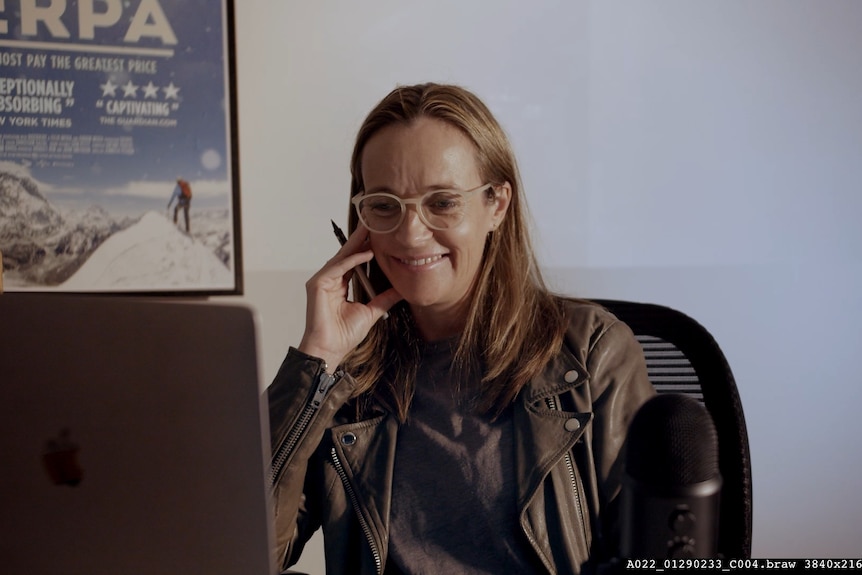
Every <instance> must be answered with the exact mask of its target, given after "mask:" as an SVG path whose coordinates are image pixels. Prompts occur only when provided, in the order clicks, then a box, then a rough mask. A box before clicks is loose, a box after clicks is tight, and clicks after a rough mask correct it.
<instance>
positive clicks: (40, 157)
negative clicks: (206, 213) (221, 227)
mask: <svg viewBox="0 0 862 575" xmlns="http://www.w3.org/2000/svg"><path fill="white" fill-rule="evenodd" d="M36 4H38V6H36ZM64 6H65V7H64ZM39 10H41V12H40V11H39ZM90 10H92V14H89V13H88V11H90ZM224 18H225V15H224V8H223V6H222V2H221V0H132V1H127V0H123V1H121V0H100V1H95V2H93V1H88V2H77V1H74V0H69V1H67V2H61V1H57V0H55V1H54V2H48V3H46V2H40V3H36V2H32V1H30V2H27V1H22V0H6V1H5V2H0V53H3V54H4V55H3V56H0V169H3V168H5V169H12V168H13V167H16V168H17V169H19V170H23V171H25V172H26V173H28V174H29V175H30V176H31V177H32V178H33V179H34V180H36V181H37V182H38V183H39V185H40V191H42V193H43V194H44V195H45V196H46V197H48V198H49V199H50V200H51V201H53V202H55V203H72V204H78V203H98V204H99V205H102V206H103V207H105V208H106V209H109V210H111V211H117V212H126V213H130V214H131V213H135V212H138V211H143V210H146V209H153V208H160V207H162V206H164V204H166V203H167V199H168V197H169V196H170V193H171V191H172V188H173V186H172V183H173V182H174V181H175V179H176V178H177V177H180V176H182V177H185V178H187V179H190V180H191V181H192V182H194V183H197V184H198V185H197V186H196V187H195V199H196V202H197V205H198V206H199V207H204V206H206V205H207V203H209V205H211V206H217V205H221V206H223V207H229V206H230V173H229V171H230V147H229V141H230V134H229V126H228V120H227V118H228V109H227V108H228V106H229V99H228V98H229V94H228V93H227V85H228V79H227V74H228V71H227V64H226V61H225V58H226V55H225V50H226V48H225V42H226V40H225V23H224ZM34 29H35V34H34ZM45 81H47V82H45ZM44 90H53V91H54V95H55V96H58V97H59V99H60V107H61V108H62V109H61V110H60V111H59V112H58V111H56V110H50V109H49V110H46V111H45V112H43V113H37V114H33V113H24V112H23V110H22V106H26V105H27V103H26V102H23V100H27V99H31V98H34V97H36V98H41V97H44V96H45V94H44ZM37 91H40V92H39V93H37ZM49 96H51V95H50V94H49ZM24 138H26V139H24Z"/></svg>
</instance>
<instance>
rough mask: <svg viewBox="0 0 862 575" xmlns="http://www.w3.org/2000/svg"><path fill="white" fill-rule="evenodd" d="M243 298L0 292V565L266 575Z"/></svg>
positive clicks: (266, 532) (251, 331) (102, 574)
mask: <svg viewBox="0 0 862 575" xmlns="http://www.w3.org/2000/svg"><path fill="white" fill-rule="evenodd" d="M255 336H256V329H255V321H254V317H253V313H252V312H251V311H250V310H249V309H248V308H245V307H242V306H235V305H216V304H209V303H177V302H166V301H155V300H143V299H133V298H112V297H104V296H99V297H86V296H63V295H58V294H5V295H2V296H0V470H2V473H0V563H2V566H0V570H2V572H3V573H5V574H8V575H19V574H20V575H23V574H26V575H48V574H50V575H63V574H70V575H71V574H82V575H83V574H87V575H107V574H111V575H115V574H117V573H123V574H124V575H128V574H134V573H140V574H142V575H158V574H188V573H205V574H207V575H228V574H230V575H237V574H243V575H253V574H261V575H265V574H268V573H273V572H274V569H273V561H272V559H273V558H272V549H273V546H272V544H271V541H272V539H271V532H270V525H271V522H270V506H269V503H268V493H269V490H268V486H267V484H266V480H265V474H266V466H267V465H268V461H269V454H268V446H267V442H266V438H268V435H267V434H266V419H265V417H266V415H265V413H266V412H265V410H264V409H263V407H264V406H263V404H262V401H263V397H262V395H261V393H260V388H259V380H258V364H257V355H256V343H255Z"/></svg>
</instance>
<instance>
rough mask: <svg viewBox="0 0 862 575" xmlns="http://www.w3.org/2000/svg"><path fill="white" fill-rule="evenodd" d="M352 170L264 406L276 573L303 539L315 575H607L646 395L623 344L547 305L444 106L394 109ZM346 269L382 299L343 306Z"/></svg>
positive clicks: (514, 229) (635, 359)
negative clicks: (625, 452)
mask: <svg viewBox="0 0 862 575" xmlns="http://www.w3.org/2000/svg"><path fill="white" fill-rule="evenodd" d="M351 171H352V184H351V203H352V207H353V211H352V212H351V219H350V232H351V233H350V237H349V239H348V240H347V242H346V243H345V244H344V245H343V247H342V248H341V250H339V251H338V253H337V254H336V255H335V256H334V257H333V258H332V259H331V260H329V261H328V262H327V263H326V265H324V267H323V268H322V269H321V270H320V271H319V272H318V273H317V274H316V275H315V276H314V277H312V278H311V279H310V280H309V281H308V283H307V284H306V289H307V295H308V307H307V313H306V328H305V332H304V334H303V338H302V341H301V343H300V345H299V347H298V348H297V349H293V348H291V350H290V351H289V353H288V355H287V358H286V359H285V362H284V364H283V365H282V368H281V369H280V371H279V374H278V375H277V376H276V379H275V381H274V382H273V384H272V385H271V386H270V388H269V392H268V393H269V401H270V421H271V427H272V445H273V484H274V496H275V500H276V532H277V539H278V552H279V558H280V560H281V561H282V562H283V565H284V566H285V567H286V566H288V565H291V564H293V563H295V562H296V560H297V559H298V557H299V554H300V553H301V551H302V547H303V545H304V543H305V542H306V541H307V540H308V538H309V537H310V536H311V534H312V532H313V531H314V530H316V529H317V528H318V527H321V526H322V527H323V530H324V546H325V552H326V567H327V573H352V574H355V573H374V574H382V573H393V574H397V573H446V572H449V573H578V572H580V571H582V570H587V569H590V568H592V566H594V565H597V564H599V563H601V562H603V561H606V560H608V559H609V558H611V557H612V556H613V554H614V552H615V549H616V537H617V536H616V532H617V529H616V511H615V501H616V497H617V494H618V492H619V481H620V465H621V461H622V459H621V456H620V454H621V449H622V446H623V442H624V439H625V433H626V430H627V427H628V423H629V420H630V419H631V417H632V416H633V414H634V413H635V411H636V410H637V409H638V407H639V406H640V405H641V404H642V403H643V402H644V401H645V400H646V399H647V398H649V397H650V395H651V394H652V393H653V391H652V386H651V385H650V383H649V381H648V379H647V375H646V367H645V364H644V360H643V355H642V353H641V350H640V347H639V345H638V343H637V342H636V340H635V339H634V337H633V336H632V333H631V331H630V330H629V329H628V328H627V327H626V326H625V325H624V324H622V323H620V322H619V321H617V320H616V319H615V318H614V317H613V316H612V315H610V314H609V313H608V312H606V311H605V310H603V309H602V308H600V307H598V306H595V305H591V304H589V303H588V302H580V301H575V300H568V299H564V298H560V297H558V296H554V295H552V294H551V293H549V292H548V290H547V289H546V288H545V287H544V284H543V282H542V279H541V276H540V272H539V269H538V266H537V264H536V261H535V257H534V255H533V252H532V248H531V246H530V241H529V237H528V234H527V225H526V223H525V221H524V219H525V216H524V207H523V205H522V202H523V199H522V197H521V191H520V181H519V176H518V171H517V167H516V164H515V159H514V155H513V153H512V150H511V147H510V145H509V142H508V140H507V138H506V136H505V134H504V133H503V131H502V129H501V128H500V126H499V125H498V123H497V122H496V120H495V119H494V118H493V116H492V115H491V113H490V112H489V111H488V109H487V108H486V107H485V105H484V104H483V103H482V102H481V101H480V100H479V99H477V98H476V97H475V96H474V95H473V94H471V93H470V92H468V91H466V90H464V89H462V88H459V87H456V86H445V85H436V84H423V85H417V86H405V87H401V88H397V89H396V90H394V91H393V92H391V93H390V94H389V95H388V96H386V98H384V99H383V100H382V101H381V102H380V104H378V106H377V107H376V108H375V109H374V110H372V112H371V113H370V114H369V116H368V117H367V118H366V120H365V123H364V124H363V126H362V128H361V129H360V131H359V135H358V137H357V141H356V146H355V148H354V153H353V158H352V163H351ZM356 266H363V267H365V268H366V269H367V271H368V274H369V277H370V280H371V282H372V284H373V285H374V287H375V290H374V291H376V292H377V293H378V294H379V295H373V294H372V295H369V294H365V293H362V292H361V291H360V289H359V286H358V284H356V285H354V291H355V292H357V293H358V295H359V297H358V300H357V301H348V299H347V295H348V282H349V279H350V277H351V276H352V273H353V272H352V270H353V269H354V267H356ZM387 312H388V313H387Z"/></svg>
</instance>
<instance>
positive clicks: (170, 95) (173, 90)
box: [162, 82, 180, 100]
mask: <svg viewBox="0 0 862 575" xmlns="http://www.w3.org/2000/svg"><path fill="white" fill-rule="evenodd" d="M162 90H164V91H165V100H170V99H174V100H176V99H178V94H179V92H180V89H179V88H177V87H176V86H174V83H173V82H171V83H170V84H168V85H167V87H165V88H162Z"/></svg>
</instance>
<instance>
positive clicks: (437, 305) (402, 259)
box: [362, 118, 511, 321]
mask: <svg viewBox="0 0 862 575" xmlns="http://www.w3.org/2000/svg"><path fill="white" fill-rule="evenodd" d="M362 175H363V184H364V186H363V189H364V192H365V193H366V194H371V193H375V192H388V193H390V194H394V195H396V196H398V197H401V198H405V199H407V198H415V197H419V196H421V195H422V194H424V193H425V192H427V191H429V190H439V189H447V190H452V189H454V190H462V191H464V190H471V189H473V188H476V187H478V186H481V185H482V184H485V183H487V182H484V181H482V178H481V174H480V173H479V166H478V164H477V161H476V147H475V146H474V145H473V143H472V142H471V141H470V139H469V138H467V136H466V135H464V134H463V133H462V132H461V131H460V130H459V129H458V128H456V127H454V126H452V125H450V124H447V123H446V122H443V121H441V120H437V119H433V118H419V119H418V120H416V121H414V122H412V123H411V124H409V125H393V126H389V127H386V128H384V129H382V130H381V131H380V132H378V133H377V134H375V135H374V136H373V137H372V138H371V139H370V140H369V141H368V143H367V144H366V145H365V149H364V150H363V153H362ZM495 191H496V194H497V199H496V200H495V201H493V202H489V201H488V200H487V195H486V193H485V192H484V191H479V192H476V193H473V194H470V195H469V196H468V199H467V202H466V208H465V214H464V219H463V220H462V221H461V222H460V224H458V225H457V226H455V227H453V228H449V229H445V230H435V229H432V228H429V227H428V226H426V225H425V223H423V222H422V220H421V219H420V218H419V214H418V212H417V211H416V205H415V204H414V205H408V207H407V212H406V214H405V215H404V219H403V221H402V222H401V224H400V225H399V226H398V227H397V228H396V229H395V230H394V231H391V232H389V233H374V232H371V234H370V242H371V248H372V250H373V251H374V256H375V258H376V260H377V263H378V265H379V266H380V269H381V270H383V273H385V274H386V277H387V278H389V281H390V282H391V283H392V285H393V287H395V289H396V290H398V292H399V293H400V294H401V295H402V297H404V299H405V300H406V301H407V302H408V303H409V304H410V307H411V309H412V310H413V313H414V316H418V315H421V316H423V317H425V318H428V317H433V318H435V319H436V320H444V319H448V320H450V321H451V320H453V319H458V320H460V321H463V317H464V314H463V312H464V311H466V309H467V305H468V303H469V300H470V295H471V294H472V289H473V284H474V281H475V279H476V277H477V275H478V271H479V267H480V265H481V263H482V255H483V252H484V248H485V238H486V237H487V235H488V232H490V231H492V230H493V229H494V228H495V227H496V226H497V225H498V224H499V223H500V222H501V221H502V219H503V216H504V215H505V212H506V208H507V207H508V205H509V198H510V194H511V188H510V185H509V183H508V182H507V183H505V184H503V185H501V186H497V187H495ZM429 314H432V315H429ZM417 319H419V318H418V317H417Z"/></svg>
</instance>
